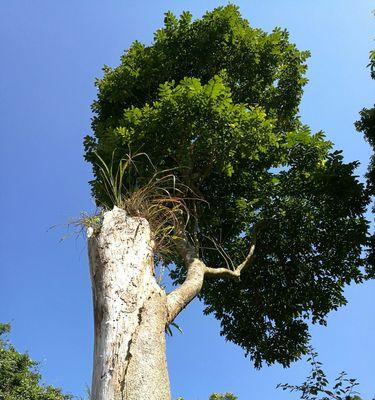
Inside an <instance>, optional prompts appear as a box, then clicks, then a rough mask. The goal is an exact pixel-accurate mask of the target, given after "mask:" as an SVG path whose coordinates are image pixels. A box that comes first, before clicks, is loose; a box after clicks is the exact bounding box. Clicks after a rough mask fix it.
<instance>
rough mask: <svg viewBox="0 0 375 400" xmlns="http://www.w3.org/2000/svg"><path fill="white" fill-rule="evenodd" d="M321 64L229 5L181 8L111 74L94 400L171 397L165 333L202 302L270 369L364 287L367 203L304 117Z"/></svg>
mask: <svg viewBox="0 0 375 400" xmlns="http://www.w3.org/2000/svg"><path fill="white" fill-rule="evenodd" d="M308 55H309V54H308V52H304V51H299V50H298V49H297V48H296V46H295V45H294V44H292V43H290V42H289V38H288V33H287V32H286V31H283V30H281V29H279V28H276V29H275V30H274V31H273V32H272V33H265V32H263V31H262V30H260V29H256V28H251V27H250V26H249V23H248V22H247V21H246V20H245V19H243V18H242V17H241V15H240V13H239V11H238V9H237V7H236V6H234V5H228V6H226V7H219V8H217V9H215V10H214V11H212V12H207V13H206V14H205V15H204V16H203V17H202V18H201V19H198V20H196V21H192V19H191V15H190V14H189V13H188V12H184V13H183V14H182V15H181V17H180V18H179V19H177V18H176V17H175V16H174V15H173V14H171V13H166V15H165V25H164V27H163V28H161V29H159V30H158V31H157V32H156V33H155V38H154V41H153V43H152V44H151V45H149V46H145V45H143V44H141V43H139V42H134V43H133V44H132V45H131V47H130V48H129V49H128V50H127V51H126V52H125V53H124V54H123V56H122V58H121V64H120V65H119V66H118V67H116V68H114V69H112V68H110V67H107V66H105V67H104V76H103V78H101V79H98V80H97V82H96V85H97V88H98V97H97V100H96V101H95V102H94V103H93V111H94V118H93V123H92V128H93V132H94V135H93V136H87V137H86V138H85V150H86V153H85V157H86V160H87V161H89V162H90V163H92V165H93V172H94V179H93V181H92V182H91V185H92V192H93V196H94V198H95V200H96V202H97V205H98V206H99V208H101V210H102V212H101V213H99V215H98V216H95V217H93V218H92V219H87V220H85V221H83V222H84V224H85V225H86V226H88V227H89V229H88V236H89V239H88V243H89V244H88V246H89V258H90V266H91V278H92V285H93V294H94V317H95V350H94V371H93V388H92V396H93V398H94V399H95V400H98V399H101V400H102V399H106V400H107V399H115V398H122V397H121V396H123V397H124V398H126V399H127V400H132V399H137V400H139V399H163V400H165V399H169V398H170V395H169V381H168V373H167V367H166V359H165V339H164V330H165V328H166V327H168V325H170V324H172V323H173V321H174V320H175V318H176V316H177V315H178V314H179V313H180V312H181V311H182V310H183V309H184V307H186V306H187V305H188V304H189V302H190V301H191V300H192V299H194V298H195V297H196V296H199V298H200V299H201V300H202V301H204V303H205V305H206V308H205V313H206V314H209V313H212V314H214V316H215V317H216V318H217V319H219V320H220V322H221V334H222V335H224V336H225V337H226V338H227V339H228V340H230V341H232V342H233V343H236V344H237V345H239V346H241V347H242V348H243V349H244V351H245V354H246V355H248V356H249V357H250V359H251V360H253V362H254V364H255V366H256V367H258V368H259V367H261V365H262V363H264V362H265V363H267V364H272V363H275V362H278V363H281V364H282V365H284V366H288V365H289V364H290V363H291V362H292V361H294V360H297V359H298V358H299V357H300V356H301V355H303V354H305V353H306V352H307V351H308V341H309V333H308V325H307V322H308V321H312V322H313V323H320V324H325V323H326V320H325V317H326V315H327V314H328V313H329V312H330V311H331V310H336V309H337V308H338V307H340V306H342V305H344V304H345V303H346V300H345V298H344V295H343V288H344V286H345V284H348V283H350V282H353V281H354V282H356V283H358V282H361V281H362V280H363V279H364V275H363V268H364V267H365V266H366V259H364V258H363V257H362V249H363V246H366V245H367V240H368V239H367V230H368V223H367V221H366V220H365V218H364V212H365V209H366V206H367V204H368V196H367V194H366V193H365V191H364V187H363V185H362V184H361V183H360V182H359V181H358V179H357V177H356V176H355V175H354V170H355V168H356V167H357V165H358V164H357V163H356V162H352V163H345V162H344V161H343V157H342V154H341V152H339V151H333V150H332V143H331V142H329V141H328V140H327V139H326V138H325V136H324V134H323V133H322V132H318V133H315V134H312V133H311V131H310V129H309V128H308V127H307V126H306V125H303V124H302V123H301V121H300V117H299V113H298V107H299V102H300V99H301V96H302V91H303V86H304V85H305V84H306V82H307V80H306V77H305V71H306V63H305V61H306V59H307V57H308ZM154 261H155V262H154ZM165 267H168V268H169V269H170V271H171V273H170V274H171V277H172V278H173V279H174V281H175V283H176V284H178V285H179V286H178V287H177V288H176V289H174V290H173V291H172V292H171V293H168V294H166V292H165V290H164V287H163V286H162V285H161V284H159V283H158V282H157V280H156V278H155V268H160V269H161V270H163V269H164V268H165Z"/></svg>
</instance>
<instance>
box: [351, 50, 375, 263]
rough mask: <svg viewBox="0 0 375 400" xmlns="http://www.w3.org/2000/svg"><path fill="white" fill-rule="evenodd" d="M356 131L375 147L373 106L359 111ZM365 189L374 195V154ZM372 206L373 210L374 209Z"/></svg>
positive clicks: (374, 241) (374, 58)
mask: <svg viewBox="0 0 375 400" xmlns="http://www.w3.org/2000/svg"><path fill="white" fill-rule="evenodd" d="M368 67H370V74H371V78H372V79H375V50H372V51H371V52H370V63H369V64H368ZM355 127H356V129H357V131H358V132H362V133H363V134H364V136H365V139H366V140H367V142H368V143H369V144H370V146H371V147H372V148H373V149H375V106H374V107H372V108H363V109H362V110H361V112H360V119H359V120H358V121H357V122H356V123H355ZM367 189H368V191H369V194H370V195H371V196H374V195H375V155H372V157H371V160H370V165H369V167H368V171H367ZM374 210H375V209H374V207H373V211H374ZM374 249H375V235H373V236H372V238H371V246H370V250H369V252H368V259H369V263H370V264H371V265H375V252H374Z"/></svg>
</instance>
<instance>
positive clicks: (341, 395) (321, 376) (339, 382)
mask: <svg viewBox="0 0 375 400" xmlns="http://www.w3.org/2000/svg"><path fill="white" fill-rule="evenodd" d="M317 356H318V354H317V353H316V352H315V351H314V350H311V352H310V354H309V358H308V359H307V361H308V362H310V365H311V371H310V374H309V376H308V377H307V379H306V381H305V382H304V383H302V385H290V384H282V385H281V384H280V385H278V386H277V387H280V388H282V389H283V390H289V391H291V392H299V393H300V396H301V397H300V399H302V400H361V398H360V397H359V396H358V392H357V391H356V387H357V386H358V385H359V383H358V382H357V380H356V379H353V378H347V374H346V372H345V371H342V372H340V374H339V375H338V377H337V378H336V379H335V383H334V385H332V387H330V386H329V382H328V379H327V376H326V374H325V372H324V371H323V369H322V368H323V364H322V363H321V362H320V361H318V359H317Z"/></svg>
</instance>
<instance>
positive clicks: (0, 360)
mask: <svg viewBox="0 0 375 400" xmlns="http://www.w3.org/2000/svg"><path fill="white" fill-rule="evenodd" d="M9 331H10V326H9V325H8V324H0V399H2V400H69V399H72V398H73V397H72V396H71V395H66V394H63V393H62V392H61V389H58V388H54V387H53V386H50V385H48V386H44V385H42V384H41V383H40V379H41V375H40V373H39V372H38V363H37V362H35V361H33V360H31V358H30V357H29V355H28V354H22V353H19V352H18V351H17V350H16V349H15V348H14V347H13V346H12V345H11V344H10V343H9V341H8V340H6V339H5V338H4V335H5V334H7V333H8V332H9Z"/></svg>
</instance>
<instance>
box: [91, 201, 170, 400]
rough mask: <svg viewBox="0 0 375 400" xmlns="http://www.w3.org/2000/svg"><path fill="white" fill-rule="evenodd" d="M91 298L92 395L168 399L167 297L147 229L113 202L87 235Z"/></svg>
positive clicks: (97, 398) (106, 399)
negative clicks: (96, 228)
mask: <svg viewBox="0 0 375 400" xmlns="http://www.w3.org/2000/svg"><path fill="white" fill-rule="evenodd" d="M88 247H89V259H90V272H91V280H92V289H93V300H94V324H95V343H94V364H93V382H92V392H91V399H92V400H169V399H170V391H169V378H168V371H167V363H166V356H165V325H166V323H167V302H166V295H165V292H164V290H162V289H161V288H160V287H159V285H158V284H157V282H156V280H155V277H154V266H153V251H152V248H151V239H150V228H149V225H148V222H147V221H146V220H145V219H143V218H133V217H130V216H128V215H127V214H126V212H125V211H123V210H121V209H119V208H117V207H115V208H114V209H113V210H112V211H109V212H106V213H105V215H104V221H103V225H102V228H101V231H100V233H99V234H98V235H91V237H89V240H88Z"/></svg>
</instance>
